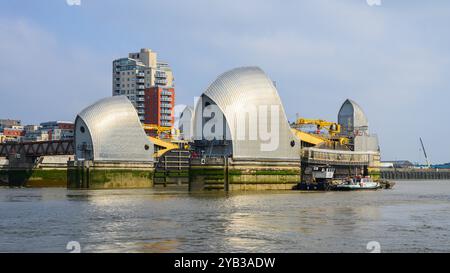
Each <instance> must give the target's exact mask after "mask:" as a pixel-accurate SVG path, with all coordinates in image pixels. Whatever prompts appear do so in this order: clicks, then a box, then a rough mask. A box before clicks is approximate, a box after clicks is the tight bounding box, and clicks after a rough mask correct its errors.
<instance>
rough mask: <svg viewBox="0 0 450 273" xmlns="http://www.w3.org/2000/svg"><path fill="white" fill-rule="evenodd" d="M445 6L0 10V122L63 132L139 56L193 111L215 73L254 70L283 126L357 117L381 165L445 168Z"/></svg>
mask: <svg viewBox="0 0 450 273" xmlns="http://www.w3.org/2000/svg"><path fill="white" fill-rule="evenodd" d="M449 26H450V1H445V0H442V1H432V2H431V1H412V0H404V1H401V0H396V1H393V0H384V1H382V5H381V6H372V7H371V6H369V5H367V3H366V1H365V0H348V1H337V0H336V1H331V0H330V1H325V0H310V1H299V0H292V1H289V0H283V1H265V0H242V1H230V0H227V1H214V0H184V1H180V0H164V1H150V0H81V6H69V5H67V4H66V0H42V1H36V0H28V1H26V0H14V1H9V0H8V1H7V0H0V60H1V61H0V72H1V73H0V103H1V105H0V117H2V118H18V119H22V120H23V121H24V122H25V123H38V122H40V121H45V120H56V119H58V120H73V119H74V118H75V115H76V113H77V112H78V111H79V110H81V109H82V108H83V107H85V106H87V105H89V104H90V103H92V102H94V101H95V100H97V99H99V98H102V97H106V96H110V95H111V61H112V60H113V59H114V58H118V57H122V56H125V55H126V54H127V53H128V52H130V51H136V50H139V49H140V48H142V47H148V48H151V49H153V50H155V51H157V52H158V53H159V58H160V59H162V60H165V61H168V62H169V63H170V64H171V65H172V67H173V70H174V72H175V78H176V84H177V88H176V91H177V103H178V104H181V103H182V104H192V103H193V97H194V96H198V95H199V94H201V93H202V91H203V90H204V89H205V88H206V87H207V86H208V85H209V83H211V82H212V81H213V80H214V79H215V77H216V76H218V75H219V74H220V73H222V72H224V71H226V70H228V69H231V68H234V67H237V66H242V65H256V66H260V67H261V68H262V69H264V70H265V71H266V72H267V73H268V74H269V76H270V77H271V78H272V79H273V80H274V81H276V82H277V86H278V90H279V93H280V95H281V97H282V99H283V102H284V104H285V108H286V111H287V114H288V116H289V119H290V120H293V119H294V118H295V115H296V113H299V114H300V115H302V116H304V117H309V118H324V119H330V120H335V119H336V114H337V112H338V110H339V107H340V105H341V104H342V102H343V101H344V100H345V99H346V98H352V99H354V100H355V101H357V102H358V103H359V104H360V105H361V106H362V107H363V108H364V109H365V111H366V113H367V115H368V117H369V121H370V125H371V130H372V132H374V133H377V134H378V135H379V138H380V142H381V148H382V152H383V159H410V160H412V161H422V162H423V156H422V154H421V151H420V150H419V137H420V136H421V137H423V139H424V141H425V143H426V145H427V146H428V150H429V155H430V157H431V160H432V161H433V162H435V163H437V162H448V161H450V144H449V143H450V142H449V141H448V140H447V139H448V136H449V135H450V124H449V123H450V122H449V116H450V107H448V102H449V101H450V77H449V74H450V73H449V71H450V69H449V68H450V28H449Z"/></svg>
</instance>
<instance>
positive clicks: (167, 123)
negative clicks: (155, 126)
mask: <svg viewBox="0 0 450 273" xmlns="http://www.w3.org/2000/svg"><path fill="white" fill-rule="evenodd" d="M161 126H165V127H172V123H171V122H164V121H163V122H161Z"/></svg>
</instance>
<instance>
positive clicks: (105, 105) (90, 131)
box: [75, 96, 154, 162]
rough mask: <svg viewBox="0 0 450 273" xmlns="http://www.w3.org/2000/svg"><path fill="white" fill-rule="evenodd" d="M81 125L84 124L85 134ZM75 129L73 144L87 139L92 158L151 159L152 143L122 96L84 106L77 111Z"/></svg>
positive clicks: (134, 112) (125, 98)
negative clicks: (81, 109)
mask: <svg viewBox="0 0 450 273" xmlns="http://www.w3.org/2000/svg"><path fill="white" fill-rule="evenodd" d="M81 126H85V127H87V128H85V129H84V131H85V133H83V132H82V130H81ZM75 130H76V131H75V145H76V146H75V147H78V144H81V143H80V142H82V141H84V142H89V141H90V142H91V143H90V145H92V151H93V154H92V157H93V160H95V161H124V162H127V161H134V162H136V161H139V162H143V161H153V152H154V146H153V143H152V142H150V140H149V139H148V137H147V135H146V134H145V131H144V129H143V128H142V126H141V122H140V120H139V117H138V115H137V112H136V109H135V108H134V106H133V104H132V103H131V102H130V101H129V100H128V98H127V97H125V96H115V97H110V98H106V99H102V100H100V101H98V102H96V103H94V104H92V105H91V106H89V107H87V108H86V109H84V110H83V111H82V112H81V113H80V114H78V117H77V119H76V122H75ZM77 142H78V143H77ZM146 148H148V150H146ZM77 150H78V149H77Z"/></svg>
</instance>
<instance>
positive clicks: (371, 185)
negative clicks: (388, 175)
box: [333, 176, 381, 191]
mask: <svg viewBox="0 0 450 273" xmlns="http://www.w3.org/2000/svg"><path fill="white" fill-rule="evenodd" d="M380 188H381V185H380V183H378V182H374V181H373V180H372V179H371V178H370V177H361V176H356V177H351V178H347V179H344V180H343V181H342V183H340V184H337V185H335V186H334V187H333V190H336V191H357V190H378V189H380Z"/></svg>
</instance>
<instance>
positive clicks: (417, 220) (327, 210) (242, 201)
mask: <svg viewBox="0 0 450 273" xmlns="http://www.w3.org/2000/svg"><path fill="white" fill-rule="evenodd" d="M449 195H450V183H449V182H447V183H442V182H402V183H399V184H398V185H397V188H396V189H395V190H393V191H378V192H367V193H299V192H290V191H289V192H252V193H230V194H225V193H200V194H199V193H196V194H193V193H186V192H184V191H171V192H167V191H163V190H150V189H149V190H106V191H103V190H101V191H67V190H65V189H0V208H1V210H0V219H2V221H0V252H12V251H25V252H65V245H66V244H67V242H69V241H79V242H80V243H81V245H82V249H83V251H85V252H156V253H161V252H162V253H165V252H366V249H365V246H366V244H367V242H369V241H374V240H375V241H379V242H380V243H381V244H382V250H383V251H384V252H399V251H402V252H403V251H406V252H416V251H442V250H447V251H448V250H450V240H449V239H450V238H449V234H450V232H449V231H450V219H449V218H448V215H449V213H450V203H449V202H448V201H449Z"/></svg>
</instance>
